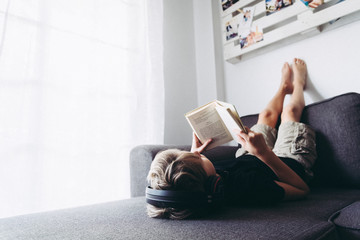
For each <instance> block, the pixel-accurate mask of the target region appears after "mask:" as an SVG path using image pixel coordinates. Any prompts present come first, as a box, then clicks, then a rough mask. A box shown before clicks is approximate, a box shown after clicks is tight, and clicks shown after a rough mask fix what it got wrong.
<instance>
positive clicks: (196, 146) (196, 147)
mask: <svg viewBox="0 0 360 240" xmlns="http://www.w3.org/2000/svg"><path fill="white" fill-rule="evenodd" d="M211 141H212V139H209V140H207V141H206V142H205V143H204V144H201V142H200V140H199V138H198V137H197V136H196V134H195V133H194V132H193V140H192V145H191V152H192V153H193V152H199V153H201V152H203V151H204V150H205V148H206V147H207V146H208V145H209V144H210V143H211Z"/></svg>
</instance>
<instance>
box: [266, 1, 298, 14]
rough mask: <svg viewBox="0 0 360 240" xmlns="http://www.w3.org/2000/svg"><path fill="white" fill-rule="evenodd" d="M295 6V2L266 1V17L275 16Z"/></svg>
mask: <svg viewBox="0 0 360 240" xmlns="http://www.w3.org/2000/svg"><path fill="white" fill-rule="evenodd" d="M291 4H293V0H265V5H266V15H270V14H273V13H275V12H278V11H280V10H281V9H283V8H285V7H287V6H290V5H291Z"/></svg>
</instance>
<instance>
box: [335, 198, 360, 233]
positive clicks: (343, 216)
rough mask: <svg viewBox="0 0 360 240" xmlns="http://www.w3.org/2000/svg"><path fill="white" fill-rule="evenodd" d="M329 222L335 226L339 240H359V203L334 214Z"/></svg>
mask: <svg viewBox="0 0 360 240" xmlns="http://www.w3.org/2000/svg"><path fill="white" fill-rule="evenodd" d="M329 220H330V221H331V222H332V223H334V224H335V226H336V232H337V234H338V236H339V238H340V239H346V240H355V239H360V201H357V202H354V203H353V204H351V205H349V206H347V207H345V208H344V209H341V210H340V211H338V212H336V213H335V214H333V215H332V216H331V217H330V219H329Z"/></svg>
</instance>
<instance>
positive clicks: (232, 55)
mask: <svg viewBox="0 0 360 240" xmlns="http://www.w3.org/2000/svg"><path fill="white" fill-rule="evenodd" d="M220 2H221V1H220ZM250 6H253V7H255V9H254V21H253V22H252V26H259V27H260V28H262V29H263V33H264V39H263V40H262V41H260V42H257V43H255V44H253V45H250V46H248V47H246V48H242V49H241V48H240V44H239V39H238V38H233V39H231V40H229V41H227V40H226V29H225V23H226V22H227V21H229V20H230V19H231V18H234V17H235V16H236V14H237V12H238V11H237V10H238V9H239V8H241V9H242V8H244V7H250ZM354 14H356V15H359V16H360V1H359V0H345V1H342V2H338V0H325V3H324V4H323V5H321V6H319V7H318V8H316V9H312V8H309V7H307V6H305V5H304V4H303V3H302V2H301V1H300V0H296V1H295V2H294V3H293V5H291V6H289V7H286V8H284V9H282V10H280V11H279V12H276V13H273V14H271V15H269V16H266V14H265V0H263V1H260V2H259V1H258V0H239V1H238V2H237V3H235V4H234V5H233V6H231V7H230V8H228V9H226V10H225V11H222V10H221V16H222V19H223V21H222V26H223V29H222V31H223V43H224V44H223V49H224V58H225V60H226V61H228V62H230V63H237V62H239V61H240V59H241V56H243V55H244V54H248V53H251V52H253V53H254V52H256V51H259V49H261V48H264V47H266V46H270V45H274V44H275V43H278V42H281V41H285V40H289V39H293V41H299V40H301V39H304V38H307V37H308V36H309V35H313V34H314V33H320V32H321V31H322V30H323V29H324V25H326V24H329V22H331V21H333V20H336V19H338V18H343V17H346V16H349V15H354ZM359 18H360V17H359ZM359 18H358V17H352V18H351V19H350V21H349V20H347V21H338V22H336V23H334V24H332V25H336V24H337V25H338V26H339V25H343V24H347V23H349V22H351V21H356V20H358V19H359ZM338 26H337V27H338ZM296 35H299V36H297V37H294V36H296Z"/></svg>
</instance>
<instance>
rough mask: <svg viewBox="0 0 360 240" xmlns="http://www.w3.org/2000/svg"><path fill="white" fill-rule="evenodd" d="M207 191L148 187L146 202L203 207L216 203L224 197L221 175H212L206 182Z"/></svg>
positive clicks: (161, 204) (161, 206)
mask: <svg viewBox="0 0 360 240" xmlns="http://www.w3.org/2000/svg"><path fill="white" fill-rule="evenodd" d="M205 185H206V192H189V191H179V190H160V189H152V188H151V187H150V186H148V187H147V188H146V191H145V193H146V202H147V203H149V204H151V205H154V206H156V207H160V208H165V207H172V208H203V207H206V206H211V205H216V204H217V203H221V202H222V200H223V199H224V188H223V184H222V180H221V177H220V176H211V177H209V178H208V180H207V182H206V184H205Z"/></svg>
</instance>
